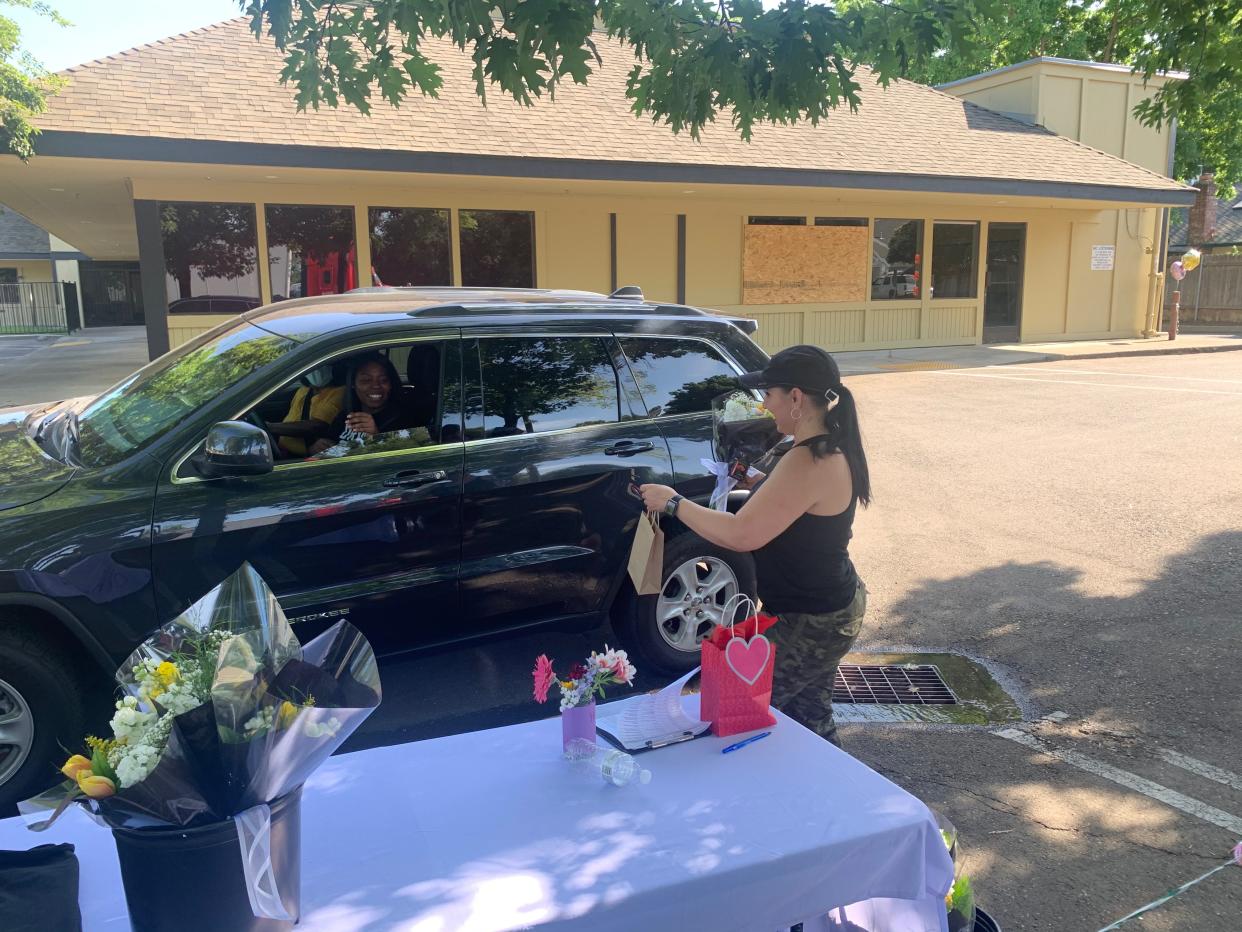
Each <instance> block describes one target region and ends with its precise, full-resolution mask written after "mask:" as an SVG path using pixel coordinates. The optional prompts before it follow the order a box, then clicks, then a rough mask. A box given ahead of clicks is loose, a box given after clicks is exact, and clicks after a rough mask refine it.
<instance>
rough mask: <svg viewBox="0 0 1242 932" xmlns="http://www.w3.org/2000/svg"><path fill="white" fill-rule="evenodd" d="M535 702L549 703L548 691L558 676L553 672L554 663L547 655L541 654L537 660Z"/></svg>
mask: <svg viewBox="0 0 1242 932" xmlns="http://www.w3.org/2000/svg"><path fill="white" fill-rule="evenodd" d="M534 676H535V701H536V702H547V701H548V690H549V689H551V688H552V684H553V683H555V682H556V674H555V673H554V672H552V661H551V660H549V659H548V655H547V654H540V655H539V656H538V657H537V658H536V659H535V670H534Z"/></svg>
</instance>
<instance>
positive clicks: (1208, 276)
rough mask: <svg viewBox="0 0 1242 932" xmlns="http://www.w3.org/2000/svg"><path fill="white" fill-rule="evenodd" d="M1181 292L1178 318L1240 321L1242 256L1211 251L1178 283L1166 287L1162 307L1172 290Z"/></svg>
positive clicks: (1170, 298) (1170, 300) (1169, 302)
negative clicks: (1175, 289) (1179, 316)
mask: <svg viewBox="0 0 1242 932" xmlns="http://www.w3.org/2000/svg"><path fill="white" fill-rule="evenodd" d="M1174 288H1178V290H1179V291H1180V292H1181V295H1182V306H1181V319H1182V321H1183V322H1189V323H1195V322H1199V323H1242V256H1231V255H1222V254H1219V253H1215V254H1213V253H1210V254H1208V255H1206V256H1204V257H1203V261H1202V262H1200V263H1199V267H1198V268H1197V269H1195V270H1194V271H1193V272H1189V273H1187V275H1186V277H1185V278H1184V279H1183V280H1182V281H1181V282H1180V283H1175V282H1173V281H1171V280H1170V281H1169V283H1168V285H1167V286H1166V287H1165V292H1164V301H1165V307H1166V308H1169V307H1172V306H1173V289H1174Z"/></svg>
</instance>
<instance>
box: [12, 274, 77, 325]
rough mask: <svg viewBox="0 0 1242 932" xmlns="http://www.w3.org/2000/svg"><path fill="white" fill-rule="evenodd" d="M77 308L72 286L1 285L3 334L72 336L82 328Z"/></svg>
mask: <svg viewBox="0 0 1242 932" xmlns="http://www.w3.org/2000/svg"><path fill="white" fill-rule="evenodd" d="M77 304H78V302H77V291H76V290H75V289H74V287H73V285H72V283H68V282H17V283H3V284H0V333H68V332H69V330H70V329H77V327H78V326H79V324H78V322H77V321H78V306H77Z"/></svg>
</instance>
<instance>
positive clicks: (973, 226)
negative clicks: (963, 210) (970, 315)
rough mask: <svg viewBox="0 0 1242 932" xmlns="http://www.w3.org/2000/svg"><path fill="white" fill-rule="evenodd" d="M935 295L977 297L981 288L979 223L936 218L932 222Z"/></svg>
mask: <svg viewBox="0 0 1242 932" xmlns="http://www.w3.org/2000/svg"><path fill="white" fill-rule="evenodd" d="M931 275H932V290H931V296H932V297H933V298H974V297H976V296H977V295H978V293H979V292H978V287H979V224H978V223H977V222H974V221H963V220H937V221H936V222H935V223H934V224H933V225H932V271H931Z"/></svg>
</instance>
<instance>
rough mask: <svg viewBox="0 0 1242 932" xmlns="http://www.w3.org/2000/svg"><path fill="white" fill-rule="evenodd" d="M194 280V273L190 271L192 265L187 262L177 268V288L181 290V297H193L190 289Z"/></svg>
mask: <svg viewBox="0 0 1242 932" xmlns="http://www.w3.org/2000/svg"><path fill="white" fill-rule="evenodd" d="M193 280H194V273H193V272H192V271H191V269H190V263H188V262H185V263H182V264H180V265H178V266H177V287H178V288H179V289H180V290H181V295H180V296H181V297H183V298H189V297H192V295H191V294H190V287H191V283H192V282H193Z"/></svg>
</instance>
